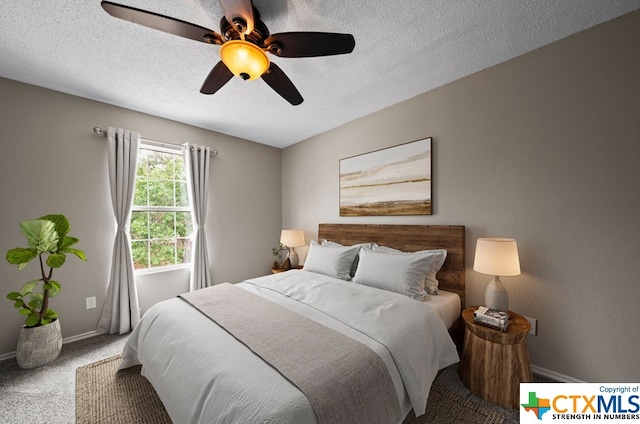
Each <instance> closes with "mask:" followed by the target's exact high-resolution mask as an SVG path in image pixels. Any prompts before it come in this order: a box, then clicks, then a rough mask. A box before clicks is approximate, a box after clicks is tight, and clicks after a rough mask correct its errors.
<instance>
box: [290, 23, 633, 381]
mask: <svg viewBox="0 0 640 424" xmlns="http://www.w3.org/2000/svg"><path fill="white" fill-rule="evenodd" d="M399 77H401V76H399ZM429 136H431V137H433V138H434V144H433V179H434V184H433V201H434V207H435V211H434V214H433V215H432V216H423V217H405V218H402V217H375V218H372V217H362V218H346V217H345V218H341V217H339V212H338V161H339V159H341V158H345V157H349V156H353V155H357V154H361V153H366V152H369V151H372V150H376V149H380V148H384V147H388V146H392V145H396V144H400V143H404V142H408V141H412V140H416V139H420V138H424V137H429ZM282 161H283V178H282V181H283V224H284V225H285V226H291V227H301V228H304V229H305V232H306V236H307V239H314V238H315V237H316V235H317V233H316V231H317V225H318V223H319V222H349V223H409V224H463V225H466V226H467V259H466V263H467V305H469V306H470V305H475V304H481V303H482V302H483V293H484V289H485V287H486V285H487V283H488V282H489V280H490V277H489V276H486V275H481V274H478V273H476V272H474V271H473V269H472V266H473V255H474V252H475V241H476V239H477V238H478V237H485V236H504V237H514V238H516V239H517V240H518V244H519V250H520V258H521V266H522V275H520V276H518V277H505V278H503V282H504V283H505V286H506V287H507V290H508V291H509V295H510V302H511V303H510V305H511V309H513V310H515V311H516V312H519V313H521V314H523V315H526V316H530V317H534V318H537V319H538V320H539V335H538V336H536V337H533V336H530V337H529V338H528V343H529V348H530V353H531V359H532V363H533V364H534V365H535V366H537V367H541V368H542V369H543V370H545V371H551V372H553V373H557V374H558V376H559V377H562V378H568V379H578V380H585V381H627V382H633V381H636V382H637V381H640V367H638V352H640V331H639V330H638V317H639V316H640V261H639V260H638V257H639V256H640V242H639V238H638V237H639V234H638V230H639V229H640V212H639V211H640V189H639V188H638V183H640V12H635V13H633V14H630V15H627V16H624V17H622V18H620V19H617V20H615V21H611V22H609V23H605V24H604V25H601V26H599V27H596V28H593V29H590V30H588V31H586V32H583V33H580V34H577V35H575V36H573V37H570V38H568V39H565V40H562V41H560V42H557V43H555V44H552V45H549V46H547V47H544V48H542V49H539V50H537V51H534V52H532V53H530V54H527V55H524V56H521V57H519V58H516V59H514V60H511V61H509V62H506V63H503V64H500V65H498V66H495V67H492V68H490V69H487V70H485V71H483V72H479V73H477V74H474V75H472V76H470V77H467V78H464V79H462V80H459V81H456V82H454V83H451V84H449V85H447V86H444V87H441V88H439V89H436V90H433V91H431V92H429V93H426V94H424V95H421V96H418V97H416V98H413V99H410V100H408V101H406V102H403V103H401V104H398V105H395V106H393V107H390V108H387V109H385V110H382V111H380V112H378V113H375V114H372V115H369V116H367V117H364V118H362V119H359V120H357V121H354V122H352V123H349V124H347V125H344V126H342V127H340V128H337V129H335V130H333V131H329V132H327V133H324V134H321V135H319V136H316V137H313V138H311V139H309V140H306V141H304V142H302V143H298V144H296V145H294V146H291V147H289V148H287V149H285V150H284V153H283V158H282Z"/></svg>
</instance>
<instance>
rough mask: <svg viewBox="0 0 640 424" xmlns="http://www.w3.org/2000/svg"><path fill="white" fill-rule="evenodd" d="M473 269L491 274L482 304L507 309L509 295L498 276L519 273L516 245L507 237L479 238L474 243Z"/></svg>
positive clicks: (502, 309)
mask: <svg viewBox="0 0 640 424" xmlns="http://www.w3.org/2000/svg"><path fill="white" fill-rule="evenodd" d="M473 270H474V271H477V272H480V273H482V274H488V275H493V279H492V280H491V282H490V283H489V285H488V286H487V288H486V290H485V292H484V305H485V306H486V307H488V308H492V309H499V310H501V311H507V310H508V309H509V295H508V294H507V290H506V289H505V288H504V286H503V285H502V282H501V281H500V277H507V276H509V277H511V276H515V275H520V260H519V258H518V245H517V243H516V241H515V240H514V239H509V238H479V239H478V241H477V243H476V256H475V259H474V261H473Z"/></svg>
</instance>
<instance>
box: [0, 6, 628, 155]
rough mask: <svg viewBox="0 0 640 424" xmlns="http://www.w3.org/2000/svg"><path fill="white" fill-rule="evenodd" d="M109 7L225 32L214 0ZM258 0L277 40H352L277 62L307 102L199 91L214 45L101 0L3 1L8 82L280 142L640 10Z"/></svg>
mask: <svg viewBox="0 0 640 424" xmlns="http://www.w3.org/2000/svg"><path fill="white" fill-rule="evenodd" d="M115 1H116V2H118V3H121V4H125V5H127V6H133V7H137V8H140V9H144V10H149V11H153V12H156V13H159V14H162V15H166V16H171V17H174V18H178V19H182V20H184V21H187V22H191V23H195V24H197V25H200V26H203V27H206V28H210V29H213V30H215V31H216V32H219V22H220V17H221V16H222V10H221V8H220V5H219V3H218V1H217V0H115ZM253 3H254V6H255V7H256V8H257V9H258V10H259V11H260V14H261V17H262V20H263V21H264V22H265V23H266V25H267V26H268V28H269V31H270V32H271V33H272V34H275V33H279V32H288V31H326V32H341V33H351V34H353V35H354V37H355V39H356V47H355V50H354V51H353V53H351V54H349V55H342V56H329V57H316V58H303V59H290V58H277V57H273V56H271V59H272V60H273V62H274V63H276V64H277V65H278V66H279V67H280V68H281V69H282V70H283V71H284V72H285V73H286V74H287V75H288V76H289V78H290V79H291V80H292V81H293V83H294V84H295V85H296V87H297V88H298V90H299V91H300V93H301V94H302V96H303V97H304V99H305V100H304V102H303V103H302V104H301V105H300V106H291V105H290V104H289V103H287V102H286V101H285V100H283V99H282V98H281V97H280V96H278V95H277V94H276V93H275V92H274V91H273V90H271V88H269V86H267V85H266V84H265V83H264V82H263V81H261V80H256V81H242V80H241V79H239V78H233V79H232V80H231V81H229V82H228V83H227V84H226V85H225V86H224V87H223V88H222V89H221V90H220V91H219V92H218V93H216V94H214V95H212V96H206V95H203V94H200V92H199V89H200V86H201V85H202V82H203V81H204V79H205V78H206V76H207V75H208V73H209V71H210V70H211V68H212V67H213V66H214V65H215V64H216V63H217V62H218V60H219V56H218V50H219V47H218V46H215V45H207V44H204V43H199V42H195V41H192V40H189V39H185V38H181V37H177V36H174V35H169V34H165V33H163V32H159V31H156V30H153V29H149V28H146V27H142V26H139V25H136V24H133V23H130V22H126V21H123V20H120V19H116V18H113V17H111V16H109V15H108V14H107V13H106V12H105V11H104V10H103V9H102V8H101V6H100V1H99V0H47V1H42V0H2V5H1V6H0V42H1V44H0V76H2V77H5V78H9V79H13V80H17V81H22V82H26V83H29V84H34V85H38V86H42V87H46V88H50V89H53V90H57V91H61V92H65V93H70V94H74V95H77V96H81V97H86V98H89V99H94V100H98V101H101V102H105V103H109V104H113V105H117V106H122V107H125V108H129V109H133V110H137V111H141V112H145V113H148V114H152V115H156V116H160V117H164V118H169V119H173V120H176V121H179V122H184V123H187V124H191V125H195V126H197V127H202V128H207V129H210V130H214V131H218V132H221V133H224V134H229V135H233V136H237V137H241V138H244V139H248V140H253V141H256V142H258V143H263V144H267V145H271V146H276V147H286V146H289V145H291V144H294V143H297V142H299V141H302V140H304V139H306V138H308V137H311V136H313V135H316V134H319V133H322V132H324V131H327V130H329V129H331V128H334V127H337V126H339V125H342V124H344V123H347V122H349V121H352V120H354V119H357V118H359V117H362V116H365V115H367V114H370V113H372V112H375V111H377V110H380V109H383V108H385V107H387V106H390V105H393V104H395V103H398V102H400V101H403V100H406V99H408V98H411V97H414V96H416V95H418V94H421V93H424V92H426V91H429V90H431V89H434V88H436V87H439V86H441V85H443V84H446V83H449V82H451V81H454V80H456V79H459V78H462V77H464V76H466V75H469V74H471V73H474V72H477V71H480V70H482V69H485V68H488V67H490V66H493V65H495V64H497V63H500V62H503V61H505V60H508V59H511V58H513V57H516V56H519V55H521V54H524V53H526V52H528V51H531V50H534V49H536V48H539V47H541V46H543V45H545V44H549V43H551V42H554V41H556V40H559V39H561V38H564V37H567V36H569V35H571V34H574V33H576V32H578V31H581V30H584V29H586V28H589V27H592V26H594V25H597V24H599V23H602V22H605V21H607V20H610V19H613V18H615V17H617V16H620V15H623V14H625V13H629V12H631V11H634V10H637V9H639V8H640V0H617V1H616V0H480V1H479V0H455V1H454V0H395V1H391V0H254V1H253ZM0 94H1V93H0ZM96 124H99V123H96V122H87V128H91V127H93V126H94V125H96ZM104 124H106V125H117V122H110V123H104Z"/></svg>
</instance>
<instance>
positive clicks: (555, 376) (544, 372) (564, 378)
mask: <svg viewBox="0 0 640 424" xmlns="http://www.w3.org/2000/svg"><path fill="white" fill-rule="evenodd" d="M531 371H533V372H534V373H535V374H539V375H541V376H543V377H547V378H550V379H552V380H556V381H559V382H561V383H585V382H584V381H582V380H578V379H577V378H573V377H570V376H568V375H564V374H560V373H559V372H555V371H551V370H548V369H546V368H542V367H539V366H537V365H531Z"/></svg>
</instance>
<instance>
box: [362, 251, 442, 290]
mask: <svg viewBox="0 0 640 424" xmlns="http://www.w3.org/2000/svg"><path fill="white" fill-rule="evenodd" d="M374 249H375V250H374ZM359 256H360V262H359V264H358V269H357V270H356V275H355V277H354V278H353V282H354V283H358V284H364V285H367V286H371V287H377V288H379V289H383V290H389V291H393V292H397V293H401V294H405V295H408V296H412V297H416V298H420V297H423V296H426V295H427V294H429V292H428V291H427V290H426V282H428V283H429V285H430V287H429V291H431V292H432V293H433V294H437V292H438V288H437V284H438V280H437V279H436V278H435V275H436V273H437V272H438V270H440V268H441V267H442V264H443V263H444V260H445V259H446V257H447V251H446V250H422V251H419V252H411V253H405V252H401V251H399V250H396V249H390V248H384V247H381V246H374V247H373V248H372V249H364V248H363V249H362V250H361V251H360V254H359ZM434 281H435V288H434Z"/></svg>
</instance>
